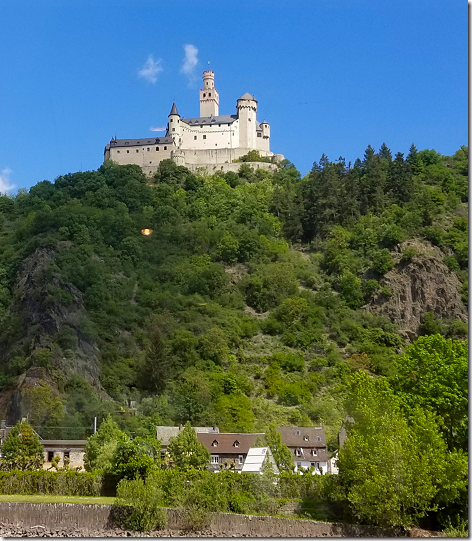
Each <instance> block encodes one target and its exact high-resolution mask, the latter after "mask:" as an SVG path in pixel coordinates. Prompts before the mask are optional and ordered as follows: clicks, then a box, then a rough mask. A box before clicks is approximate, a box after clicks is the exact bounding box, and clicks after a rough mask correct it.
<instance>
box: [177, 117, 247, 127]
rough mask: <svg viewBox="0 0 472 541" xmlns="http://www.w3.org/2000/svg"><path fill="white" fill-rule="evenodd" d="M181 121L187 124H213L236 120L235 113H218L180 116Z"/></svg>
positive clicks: (228, 122)
mask: <svg viewBox="0 0 472 541" xmlns="http://www.w3.org/2000/svg"><path fill="white" fill-rule="evenodd" d="M180 120H181V122H185V123H186V124H188V125H189V126H197V125H203V126H212V125H213V124H232V123H233V122H234V121H235V120H238V117H237V116H236V115H218V116H199V117H195V118H183V117H182V118H181V119H180Z"/></svg>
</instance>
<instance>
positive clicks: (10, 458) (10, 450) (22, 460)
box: [1, 421, 44, 470]
mask: <svg viewBox="0 0 472 541" xmlns="http://www.w3.org/2000/svg"><path fill="white" fill-rule="evenodd" d="M43 462H44V448H43V446H42V445H41V441H40V439H39V436H38V435H37V434H36V432H34V431H33V429H32V428H31V426H30V425H29V423H28V421H18V423H16V425H15V426H14V427H13V428H12V429H11V430H10V432H9V434H8V436H7V438H6V440H5V441H4V443H3V445H2V461H1V465H2V469H8V470H38V469H41V468H42V465H43Z"/></svg>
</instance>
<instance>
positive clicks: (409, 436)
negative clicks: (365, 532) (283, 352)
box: [338, 371, 467, 527]
mask: <svg viewBox="0 0 472 541" xmlns="http://www.w3.org/2000/svg"><path fill="white" fill-rule="evenodd" d="M400 404H401V403H400V399H399V398H398V397H396V396H395V395H394V393H393V391H392V389H391V388H390V387H389V385H388V383H387V380H386V379H384V378H378V379H373V378H372V377H371V376H369V375H368V374H367V373H366V372H364V371H359V372H356V373H355V374H354V375H353V376H352V378H351V383H350V388H349V391H348V399H347V413H348V415H349V416H350V418H351V419H352V421H351V422H349V423H347V425H348V428H347V432H348V437H347V440H346V442H345V444H344V446H343V447H342V448H341V449H340V451H339V461H338V467H339V481H340V484H341V486H342V488H343V490H344V491H345V495H346V497H347V500H348V502H349V503H350V505H351V507H352V510H353V513H354V515H355V516H357V517H358V518H359V519H361V520H362V521H366V522H367V523H370V524H379V525H384V526H396V525H402V526H405V527H407V526H410V525H411V524H413V523H415V522H416V521H418V519H420V518H421V517H423V516H424V515H425V513H427V512H429V511H433V510H435V509H436V506H437V499H438V498H441V491H442V490H443V487H448V486H449V487H453V488H452V489H451V491H450V495H449V497H450V498H452V499H454V498H457V497H458V494H459V493H460V491H461V489H463V488H464V484H465V483H466V482H467V474H466V471H467V470H466V468H464V461H463V460H462V462H461V461H459V462H461V466H460V467H459V468H457V469H455V470H454V472H451V470H450V469H449V461H450V458H451V457H450V455H449V456H448V452H447V448H446V443H445V441H444V439H443V438H442V436H441V434H440V432H439V431H438V430H437V418H436V417H435V416H434V415H433V414H431V413H430V412H427V411H424V410H421V409H420V408H417V409H415V411H414V415H412V417H411V422H410V424H409V423H408V422H407V419H406V417H405V416H404V415H403V414H402V412H401V408H400ZM456 458H457V455H454V456H453V462H455V461H456ZM451 476H452V477H451Z"/></svg>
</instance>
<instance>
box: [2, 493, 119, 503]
mask: <svg viewBox="0 0 472 541" xmlns="http://www.w3.org/2000/svg"><path fill="white" fill-rule="evenodd" d="M0 502H30V503H99V504H109V505H111V504H112V503H114V502H115V498H108V497H105V496H55V495H53V494H44V495H43V494H35V495H29V494H0Z"/></svg>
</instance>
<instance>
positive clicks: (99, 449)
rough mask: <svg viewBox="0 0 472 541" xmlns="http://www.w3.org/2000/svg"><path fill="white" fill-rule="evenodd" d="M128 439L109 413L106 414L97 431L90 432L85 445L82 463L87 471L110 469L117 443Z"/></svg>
mask: <svg viewBox="0 0 472 541" xmlns="http://www.w3.org/2000/svg"><path fill="white" fill-rule="evenodd" d="M127 441H129V438H128V436H127V435H126V434H125V433H124V432H122V431H121V430H120V429H119V428H118V425H117V424H116V423H115V421H114V420H113V419H112V418H111V415H107V417H105V419H104V420H103V421H102V423H101V424H100V426H99V428H98V430H97V432H96V433H95V434H92V435H91V436H90V437H89V438H88V440H87V444H86V445H85V453H84V465H85V469H86V470H87V471H92V470H97V469H101V470H110V468H111V465H112V460H113V454H114V452H115V450H116V448H117V447H118V445H119V444H121V443H125V442H127Z"/></svg>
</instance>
